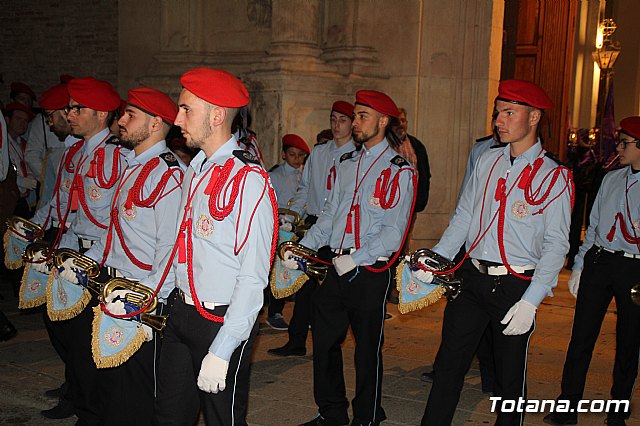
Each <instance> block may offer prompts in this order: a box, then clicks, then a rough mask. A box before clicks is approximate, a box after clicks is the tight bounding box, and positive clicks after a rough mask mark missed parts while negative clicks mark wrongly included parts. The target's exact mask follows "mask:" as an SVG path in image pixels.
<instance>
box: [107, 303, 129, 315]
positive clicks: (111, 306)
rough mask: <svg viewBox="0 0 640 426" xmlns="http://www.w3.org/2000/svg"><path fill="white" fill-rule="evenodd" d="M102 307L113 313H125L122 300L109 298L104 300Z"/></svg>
mask: <svg viewBox="0 0 640 426" xmlns="http://www.w3.org/2000/svg"><path fill="white" fill-rule="evenodd" d="M105 300H106V299H105ZM104 308H105V309H106V310H107V311H108V312H109V313H110V314H113V315H124V314H126V313H127V311H126V309H125V308H124V302H123V301H122V300H115V301H114V300H110V301H108V302H105V304H104Z"/></svg>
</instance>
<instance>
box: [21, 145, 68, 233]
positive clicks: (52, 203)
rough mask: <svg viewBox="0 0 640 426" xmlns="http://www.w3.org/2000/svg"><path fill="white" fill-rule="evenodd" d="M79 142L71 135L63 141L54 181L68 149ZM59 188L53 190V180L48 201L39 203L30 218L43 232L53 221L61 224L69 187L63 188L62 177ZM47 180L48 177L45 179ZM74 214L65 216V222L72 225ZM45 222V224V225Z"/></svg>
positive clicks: (66, 204)
mask: <svg viewBox="0 0 640 426" xmlns="http://www.w3.org/2000/svg"><path fill="white" fill-rule="evenodd" d="M78 141H79V139H78V138H76V137H75V136H73V135H69V136H67V138H66V139H65V140H64V146H65V150H64V152H63V153H62V156H61V158H60V160H59V161H58V166H57V167H56V173H55V178H54V179H55V180H57V178H58V173H60V172H61V170H62V167H64V165H63V162H64V160H65V159H66V157H67V154H68V153H69V148H71V147H72V146H73V145H75V144H76V143H77V142H78ZM60 178H61V180H60V186H59V188H58V190H57V191H54V190H55V180H54V185H53V187H52V189H51V194H50V197H49V199H48V200H47V201H46V202H42V201H41V202H40V207H39V208H38V210H36V213H35V214H34V215H33V217H32V218H31V221H32V222H33V223H36V224H38V225H40V226H44V225H46V227H45V230H47V229H49V228H50V227H51V224H52V221H53V220H55V221H57V222H62V219H63V217H64V215H65V212H66V211H67V206H68V201H69V189H70V188H69V187H65V186H64V185H62V176H61V177H60ZM47 179H49V177H47ZM75 215H76V213H75V212H69V213H68V215H67V219H66V222H67V223H72V222H73V219H74V218H75ZM45 222H46V224H45Z"/></svg>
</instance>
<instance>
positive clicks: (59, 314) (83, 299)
mask: <svg viewBox="0 0 640 426" xmlns="http://www.w3.org/2000/svg"><path fill="white" fill-rule="evenodd" d="M54 268H55V267H54ZM55 275H57V273H56V272H55V270H52V271H51V273H50V274H49V280H48V281H47V313H48V314H49V319H51V321H64V320H68V319H71V318H75V317H77V316H78V315H79V314H80V312H82V311H84V308H86V307H87V305H88V304H89V301H90V300H91V293H89V290H87V289H86V288H85V289H83V291H82V296H80V299H79V300H78V301H77V302H76V303H75V304H74V305H73V306H70V307H68V308H67V309H61V310H54V309H53V297H54V296H53V280H54V279H55V277H54V276H55Z"/></svg>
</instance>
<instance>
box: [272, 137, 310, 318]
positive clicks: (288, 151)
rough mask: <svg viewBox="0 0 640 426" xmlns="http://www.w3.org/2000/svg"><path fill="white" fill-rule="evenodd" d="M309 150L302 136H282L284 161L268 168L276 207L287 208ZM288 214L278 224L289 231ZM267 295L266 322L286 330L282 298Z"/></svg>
mask: <svg viewBox="0 0 640 426" xmlns="http://www.w3.org/2000/svg"><path fill="white" fill-rule="evenodd" d="M309 151H310V150H309V145H307V142H305V140H304V139H302V137H300V136H298V135H294V134H287V135H284V136H283V137H282V159H283V160H284V161H283V162H282V163H280V164H276V165H275V166H273V167H272V168H271V170H269V178H270V179H271V184H272V185H273V190H274V191H275V192H276V197H277V198H278V208H285V209H288V208H289V204H290V202H291V200H292V199H293V196H294V195H295V194H296V190H297V189H298V185H299V183H300V178H301V177H302V169H303V168H304V162H305V159H306V158H307V155H309ZM290 216H291V215H280V224H281V225H280V226H282V227H283V229H284V230H286V231H291V229H292V227H291V223H289V222H287V221H286V217H290ZM268 297H269V307H268V308H267V319H266V322H267V324H268V325H269V326H270V327H271V328H273V329H276V330H286V329H287V328H288V327H289V325H288V324H287V322H286V321H285V320H284V317H283V316H282V309H283V308H284V302H285V300H284V298H282V299H276V297H275V296H274V295H273V292H272V291H271V289H269V291H268ZM307 329H308V326H307Z"/></svg>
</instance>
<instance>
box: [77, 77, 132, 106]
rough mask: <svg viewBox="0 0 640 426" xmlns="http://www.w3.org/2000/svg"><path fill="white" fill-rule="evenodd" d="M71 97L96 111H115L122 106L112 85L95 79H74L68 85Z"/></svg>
mask: <svg viewBox="0 0 640 426" xmlns="http://www.w3.org/2000/svg"><path fill="white" fill-rule="evenodd" d="M68 90H69V96H71V97H72V98H73V100H74V101H76V102H78V103H79V104H80V105H84V106H86V107H89V108H91V109H93V110H96V111H107V112H111V111H115V110H116V109H118V107H119V106H120V95H118V92H116V89H114V88H113V86H112V85H111V83H108V82H106V81H104V80H98V79H95V78H93V77H83V78H74V79H73V80H71V81H70V82H69V85H68Z"/></svg>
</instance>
